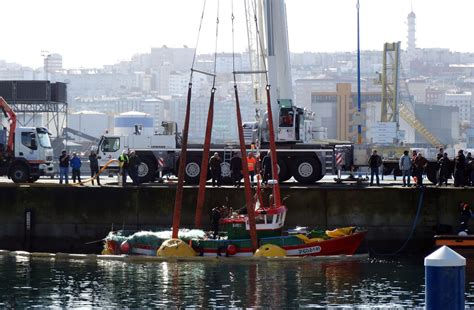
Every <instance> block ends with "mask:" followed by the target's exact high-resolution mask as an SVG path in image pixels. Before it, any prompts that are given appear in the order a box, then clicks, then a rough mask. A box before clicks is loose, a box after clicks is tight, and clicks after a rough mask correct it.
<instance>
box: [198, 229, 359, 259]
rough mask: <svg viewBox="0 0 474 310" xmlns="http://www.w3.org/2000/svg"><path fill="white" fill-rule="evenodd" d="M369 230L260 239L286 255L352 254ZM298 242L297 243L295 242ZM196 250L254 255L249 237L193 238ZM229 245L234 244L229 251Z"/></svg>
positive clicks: (228, 254) (203, 252)
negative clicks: (324, 236) (320, 238)
mask: <svg viewBox="0 0 474 310" xmlns="http://www.w3.org/2000/svg"><path fill="white" fill-rule="evenodd" d="M366 233H367V232H365V231H361V232H355V233H353V234H351V235H347V236H341V237H337V238H332V239H328V240H323V241H317V242H307V243H305V242H304V241H301V242H297V241H295V239H294V237H291V236H282V237H272V238H262V239H259V244H260V245H265V244H272V245H277V246H279V247H281V248H282V249H284V250H285V251H286V256H325V255H352V254H354V253H355V252H356V251H357V249H358V248H359V246H360V244H361V243H362V240H364V237H365V235H366ZM295 242H296V243H295ZM191 245H192V247H193V248H194V250H195V251H196V252H197V253H198V254H199V255H202V256H252V255H253V252H252V248H251V246H250V245H251V242H250V240H248V239H238V240H206V241H205V242H202V241H198V240H192V241H191ZM229 246H233V248H232V251H229Z"/></svg>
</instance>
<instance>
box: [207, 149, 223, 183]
mask: <svg viewBox="0 0 474 310" xmlns="http://www.w3.org/2000/svg"><path fill="white" fill-rule="evenodd" d="M209 168H210V169H211V177H212V186H213V187H214V186H216V183H217V186H218V187H220V186H221V178H222V177H221V174H222V171H221V158H220V157H219V153H217V152H215V153H214V155H212V157H211V159H210V160H209Z"/></svg>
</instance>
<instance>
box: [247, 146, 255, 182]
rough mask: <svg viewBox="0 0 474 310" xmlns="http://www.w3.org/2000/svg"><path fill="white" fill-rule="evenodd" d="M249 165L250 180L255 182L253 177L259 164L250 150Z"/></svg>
mask: <svg viewBox="0 0 474 310" xmlns="http://www.w3.org/2000/svg"><path fill="white" fill-rule="evenodd" d="M247 165H248V168H249V175H250V182H252V183H253V177H254V176H255V170H256V166H257V159H256V158H255V156H254V154H253V152H249V154H248V156H247Z"/></svg>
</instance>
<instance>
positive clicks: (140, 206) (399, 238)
mask: <svg viewBox="0 0 474 310" xmlns="http://www.w3.org/2000/svg"><path fill="white" fill-rule="evenodd" d="M197 192H198V189H197V188H196V187H187V188H185V189H184V197H183V209H182V217H181V227H189V228H192V227H193V223H194V210H195V202H196V198H197ZM286 196H288V198H287V199H286V200H285V204H286V205H287V206H288V209H289V211H288V214H287V219H286V226H287V227H288V228H292V227H295V226H297V225H298V226H308V227H311V228H314V227H317V228H322V229H333V228H336V227H341V226H351V225H355V226H358V227H362V228H364V229H367V230H368V235H367V238H366V242H365V244H364V246H363V247H364V250H370V251H373V252H374V253H388V252H390V251H394V250H396V249H398V248H400V247H401V245H402V244H403V243H404V242H405V241H406V240H407V238H408V237H409V236H410V234H411V232H412V227H413V224H414V221H415V218H416V214H417V210H418V206H419V204H420V197H421V190H419V189H415V188H394V187H393V188H365V187H334V188H332V187H331V188H329V187H327V188H325V187H314V188H298V187H284V188H282V197H286ZM226 197H227V198H228V202H229V203H228V204H229V205H230V206H231V207H232V208H234V209H238V208H241V207H243V206H244V205H245V195H244V191H243V189H236V188H208V189H207V191H206V203H205V208H204V210H203V223H204V225H205V228H209V226H210V225H209V222H210V216H209V215H210V210H211V209H212V208H213V207H215V206H217V205H222V204H225V202H226ZM174 198H175V188H172V187H127V188H120V187H113V186H110V187H59V186H16V185H11V186H5V185H2V186H1V187H0V249H7V250H29V251H52V252H75V253H78V252H86V253H91V252H98V251H100V248H101V246H102V244H101V242H100V240H101V239H102V238H104V237H105V236H106V235H107V233H108V232H109V231H110V230H112V229H113V230H117V229H132V230H147V229H158V228H169V227H171V225H172V218H173V208H174ZM460 201H466V202H468V203H474V191H472V190H470V189H457V188H434V187H433V188H426V189H424V195H423V201H422V206H421V210H420V215H419V219H418V223H417V225H416V229H415V230H414V234H413V236H412V237H411V239H410V242H408V246H407V248H406V250H407V251H420V250H421V251H423V250H428V249H429V248H430V247H431V246H432V237H433V235H434V232H435V228H437V229H442V230H445V231H446V230H449V228H453V229H454V230H456V229H457V227H458V223H459V219H458V218H459V209H458V204H459V202H460ZM94 241H95V242H94Z"/></svg>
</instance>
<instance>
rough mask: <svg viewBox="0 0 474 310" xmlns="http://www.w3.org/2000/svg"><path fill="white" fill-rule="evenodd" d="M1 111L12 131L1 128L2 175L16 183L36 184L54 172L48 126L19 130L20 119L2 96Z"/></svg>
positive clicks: (0, 165) (0, 157)
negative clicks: (45, 175)
mask: <svg viewBox="0 0 474 310" xmlns="http://www.w3.org/2000/svg"><path fill="white" fill-rule="evenodd" d="M0 109H1V110H2V112H3V114H4V116H5V118H6V119H7V121H8V123H9V125H8V126H9V128H8V129H7V127H5V126H2V128H0V175H2V176H8V178H10V179H11V180H12V181H13V182H15V183H26V182H31V183H32V182H35V181H36V180H38V179H39V177H40V176H41V175H44V174H52V173H53V164H52V161H53V149H52V147H51V141H50V139H49V131H48V129H47V128H45V127H17V117H16V114H15V112H14V111H13V109H12V108H11V107H10V105H9V104H8V103H7V102H6V101H5V99H3V97H0Z"/></svg>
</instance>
